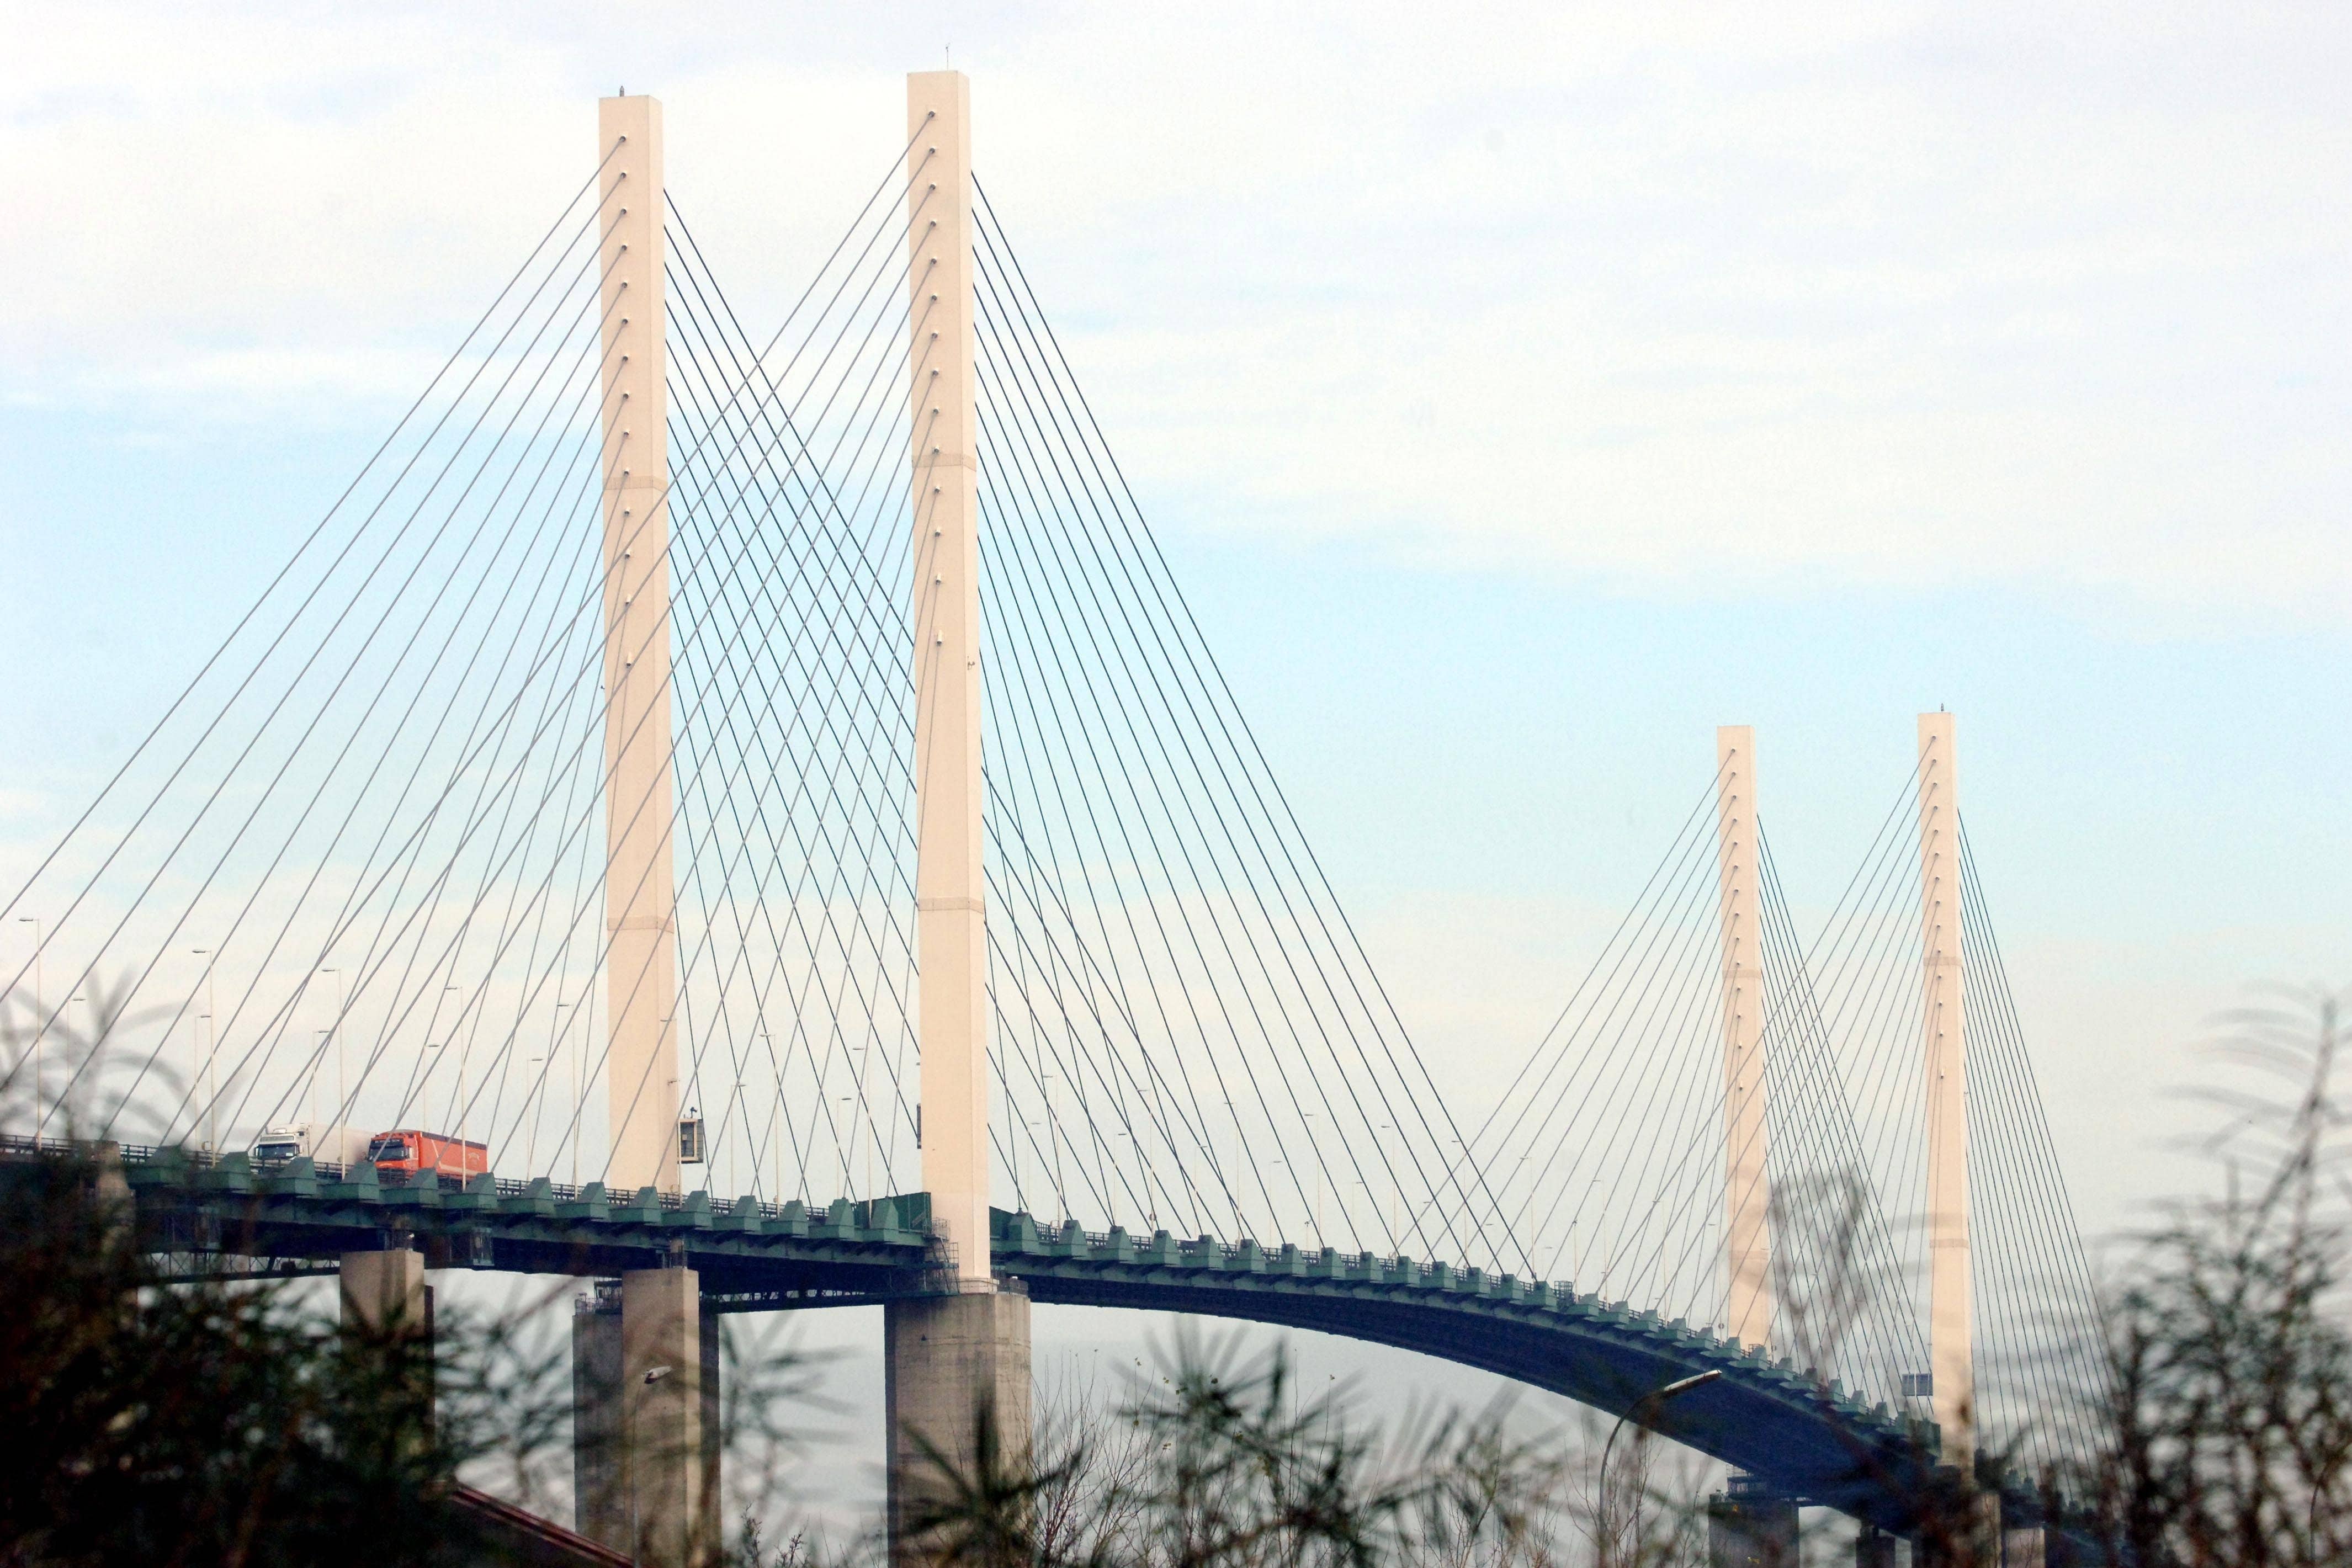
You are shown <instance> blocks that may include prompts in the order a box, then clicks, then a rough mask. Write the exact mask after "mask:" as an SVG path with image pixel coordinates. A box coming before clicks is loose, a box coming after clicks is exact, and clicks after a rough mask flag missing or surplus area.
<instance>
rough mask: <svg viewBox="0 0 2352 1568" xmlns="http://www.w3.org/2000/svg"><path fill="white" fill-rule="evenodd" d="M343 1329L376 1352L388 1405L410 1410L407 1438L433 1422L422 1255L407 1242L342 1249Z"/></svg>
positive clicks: (419, 1436)
mask: <svg viewBox="0 0 2352 1568" xmlns="http://www.w3.org/2000/svg"><path fill="white" fill-rule="evenodd" d="M336 1271H337V1273H338V1274H339V1275H340V1277H341V1287H342V1288H341V1307H342V1321H343V1330H344V1332H345V1333H346V1334H349V1335H352V1336H353V1337H355V1338H356V1339H357V1340H358V1341H359V1343H361V1344H362V1345H363V1346H366V1347H368V1348H369V1349H370V1351H371V1353H372V1354H373V1355H374V1356H376V1357H380V1358H381V1360H380V1361H379V1364H378V1366H379V1371H380V1373H381V1374H382V1375H383V1378H384V1383H383V1389H382V1392H383V1395H384V1396H385V1397H386V1401H387V1405H388V1406H390V1407H392V1408H396V1409H399V1410H402V1411H404V1412H407V1413H408V1414H407V1415H406V1416H404V1417H403V1418H404V1419H406V1420H410V1421H412V1422H413V1423H414V1425H413V1427H411V1431H410V1434H409V1438H410V1439H412V1440H415V1441H417V1442H422V1441H423V1440H424V1437H425V1433H427V1432H428V1431H430V1429H431V1427H432V1424H433V1291H432V1287H430V1286H428V1285H427V1284H425V1259H424V1256H423V1255H422V1254H421V1253H418V1252H415V1251H413V1250H411V1249H408V1248H407V1247H388V1248H385V1249H382V1250H381V1251H374V1252H346V1253H344V1254H343V1255H342V1259H341V1264H340V1266H339V1268H338V1269H337V1270H336Z"/></svg>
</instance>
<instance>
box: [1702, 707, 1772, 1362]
mask: <svg viewBox="0 0 2352 1568" xmlns="http://www.w3.org/2000/svg"><path fill="white" fill-rule="evenodd" d="M1715 758H1716V775H1715V790H1716V794H1715V811H1716V816H1715V821H1716V869H1717V878H1718V885H1719V888H1720V897H1719V903H1718V905H1717V907H1718V911H1719V915H1718V918H1719V921H1720V927H1721V934H1722V946H1723V971H1722V972H1723V1138H1724V1215H1723V1242H1724V1263H1725V1267H1726V1270H1727V1276H1728V1281H1729V1285H1730V1302H1729V1306H1730V1310H1729V1313H1728V1315H1727V1320H1726V1323H1725V1327H1726V1332H1727V1333H1729V1334H1730V1336H1731V1337H1732V1338H1733V1339H1735V1340H1737V1341H1738V1342H1739V1343H1742V1344H1751V1345H1758V1346H1762V1345H1766V1344H1769V1343H1770V1342H1771V1338H1772V1235H1771V1219H1770V1208H1771V1189H1770V1186H1769V1180H1768V1177H1767V1176H1766V1173H1765V1166H1764V1153H1765V1140H1766V1137H1767V1135H1768V1130H1767V1128H1766V1125H1765V1108H1766V1103H1765V1087H1764V957H1763V950H1762V946H1761V944H1762V941H1763V920H1762V915H1761V910H1762V907H1763V905H1762V898H1761V894H1760V892H1759V886H1758V879H1759V863H1758V860H1759V856H1758V848H1757V831H1756V732H1755V731H1754V730H1753V729H1751V728H1750V727H1748V726H1747V725H1744V724H1727V725H1724V726H1722V727H1720V728H1718V729H1717V731H1716V732H1715Z"/></svg>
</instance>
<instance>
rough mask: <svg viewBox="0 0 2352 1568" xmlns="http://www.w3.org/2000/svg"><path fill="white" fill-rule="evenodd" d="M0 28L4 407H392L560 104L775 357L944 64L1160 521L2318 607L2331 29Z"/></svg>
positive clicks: (2237, 20) (1535, 20)
mask: <svg viewBox="0 0 2352 1568" xmlns="http://www.w3.org/2000/svg"><path fill="white" fill-rule="evenodd" d="M13 31H14V33H15V34H16V36H18V37H26V38H29V39H30V40H32V44H31V47H30V48H29V49H28V51H27V54H26V57H23V58H20V60H19V61H18V71H17V73H16V76H15V78H13V79H14V81H15V83H16V86H15V87H14V88H13V89H11V90H10V92H9V95H8V98H7V101H6V105H5V121H4V122H0V168H5V171H6V172H5V173H0V182H5V188H0V200H5V201H6V202H7V204H8V206H9V210H10V211H11V212H12V214H16V221H15V222H13V223H12V224H11V225H8V226H7V228H6V230H5V234H0V265H4V266H5V267H7V269H8V271H9V275H10V276H11V277H13V278H14V279H16V281H17V287H15V288H13V289H12V290H10V291H9V292H8V294H7V296H6V298H5V299H0V337H4V338H5V341H6V342H7V344H8V346H9V349H10V352H9V354H8V356H7V360H6V369H5V371H0V396H5V398H7V399H8V400H9V401H11V402H24V401H26V400H28V399H38V400H47V401H67V402H72V401H77V400H79V401H82V402H94V403H95V402H121V401H125V400H128V401H131V402H137V403H139V404H140V405H141V406H142V407H146V408H151V409H155V410H161V411H163V413H164V414H165V415H167V416H168V417H173V418H184V419H190V420H197V419H204V418H211V417H219V416H220V406H221V405H222V404H223V403H224V402H226V403H228V404H229V405H231V406H232V407H233V408H234V409H235V410H236V411H241V412H242V413H247V414H257V415H270V414H273V413H282V412H283V411H285V410H286V409H288V408H296V409H299V410H300V411H301V412H302V413H303V415H304V417H309V418H319V417H338V416H339V414H340V416H345V417H349V418H352V419H353V420H355V421H359V422H361V423H366V422H369V421H372V420H379V419H381V418H382V417H383V413H384V412H385V410H386V409H387V408H388V407H390V406H391V405H393V404H394V403H396V402H398V401H399V400H401V399H402V398H404V396H405V395H406V394H407V393H408V392H411V391H413V389H414V384H415V382H414V381H413V380H412V379H410V375H411V367H412V365H413V364H415V363H418V362H424V361H429V359H430V358H431V350H434V349H435V348H436V347H440V346H446V343H448V342H449V341H451V340H453V339H454V337H455V335H456V333H457V331H460V330H462V329H463V325H464V323H465V322H466V321H467V319H470V314H471V310H472V308H475V307H477V306H478V303H479V302H480V300H481V299H482V298H486V297H487V294H488V291H489V290H490V289H491V288H493V287H495V286H496V282H497V280H498V279H499V278H500V277H503V275H504V271H505V269H506V267H508V266H509V265H511V262H512V259H513V258H514V257H516V256H520V254H521V253H522V251H523V249H524V248H526V247H527V246H529V244H530V242H531V240H532V239H533V238H535V237H536V235H537V232H538V230H539V227H540V226H541V225H543V224H544V223H545V222H546V221H547V219H548V216H549V215H550V214H552V212H553V211H554V210H555V209H556V208H557V207H558V206H559V205H560V204H561V202H562V199H563V197H564V195H566V194H567V193H569V192H570V191H571V190H572V189H573V188H574V187H575V186H576V184H577V183H578V182H579V180H580V179H582V178H583V177H584V171H585V168H586V163H585V158H586V152H585V147H586V144H587V142H588V140H589V134H590V131H589V128H590V126H591V125H592V124H593V120H592V118H591V106H590V103H589V99H591V98H593V95H594V94H595V93H597V92H600V91H610V90H611V89H612V88H613V87H614V86H615V85H618V84H619V83H621V82H623V81H626V82H628V83H629V84H630V85H633V86H637V87H639V88H641V89H646V88H650V89H655V90H657V91H658V92H659V93H660V94H661V95H662V96H663V97H664V99H665V101H666V105H667V111H668V126H669V159H670V170H671V183H672V186H673V189H674V190H675V191H676V192H677V194H678V197H679V200H680V203H681V205H683V206H685V207H686V209H687V210H688V214H689V217H690V219H691V220H692V221H693V222H694V223H695V224H696V226H697V232H698V236H699V237H700V238H701V239H702V240H703V242H704V244H705V246H706V247H707V248H708V249H709V251H710V252H711V253H712V259H713V261H714V263H716V264H717V265H718V267H719V270H720V272H721V275H722V276H723V277H727V278H728V279H730V283H731V284H732V285H733V286H734V287H736V288H737V289H738V292H739V295H740V298H741V300H742V302H743V303H744V304H745V305H746V307H747V308H749V309H751V310H753V311H754V312H755V313H756V312H762V311H763V312H765V313H766V314H768V315H769V316H770V317H772V316H773V315H774V314H776V313H778V312H780V311H781V310H782V308H783V306H784V305H785V304H786V303H787V302H788V301H789V298H790V297H791V294H792V292H793V288H794V287H796V285H797V283H798V281H799V279H800V277H802V276H803V275H804V274H805V272H806V271H807V270H808V269H809V267H811V266H812V265H813V263H814V260H815V259H816V258H817V257H818V256H821V255H822V254H823V250H824V246H825V245H827V244H828V243H829V242H830V239H831V236H832V234H833V233H834V232H835V230H836V229H837V227H838V225H840V224H842V223H843V222H845V220H846V218H847V215H848V214H849V213H851V212H852V211H854V210H855V208H856V204H858V203H859V202H860V201H862V200H863V199H864V195H865V193H866V191H867V190H869V189H870V188H871V186H872V183H873V182H874V181H875V180H876V179H877V178H878V177H879V176H880V175H881V173H882V172H883V171H884V170H885V169H886V168H887V165H888V163H889V162H890V161H891V158H892V156H893V155H894V153H895V152H896V150H897V147H898V136H899V134H900V131H901V125H902V115H901V108H900V100H899V98H898V86H897V74H898V71H899V70H901V69H903V68H905V67H907V66H908V65H910V64H911V65H918V66H920V65H928V64H929V63H930V61H929V48H928V47H922V45H921V42H920V41H922V40H927V39H929V38H930V37H937V38H939V39H940V41H941V42H942V43H947V44H952V46H953V47H954V51H955V58H956V61H957V63H958V64H959V65H960V66H964V67H966V68H969V69H971V71H972V73H973V75H974V79H975V89H974V97H975V103H976V106H977V113H978V115H979V116H980V123H979V126H978V131H977V136H978V144H979V148H980V152H981V157H980V160H979V162H980V166H981V168H982V177H983V179H984V180H986V181H988V182H989V183H990V185H991V189H992V193H993V194H994V195H995V197H996V199H997V203H998V205H999V208H1000V210H1001V211H1002V212H1003V214H1004V215H1005V218H1006V220H1007V222H1008V224H1009V225H1011V226H1012V227H1013V232H1014V235H1015V238H1016V239H1017V240H1018V242H1019V243H1020V244H1021V246H1022V247H1023V251H1024V259H1025V260H1026V261H1027V262H1028V263H1029V266H1030V269H1031V273H1032V276H1033V277H1034V278H1035V279H1036V281H1037V283H1038V285H1039V287H1040V290H1041V292H1042V293H1043V294H1044V296H1045V299H1046V301H1047V303H1048V305H1049V308H1052V309H1053V310H1054V311H1055V314H1056V317H1057V319H1058V321H1059V322H1060V324H1061V326H1062V327H1063V328H1064V336H1065V341H1066V343H1067V344H1068V345H1069V347H1070V350H1071V352H1072V354H1073V356H1074V358H1075V359H1076V361H1077V363H1078V365H1079V369H1080V371H1081V373H1082V374H1083V375H1084V376H1085V377H1086V378H1087V382H1088V384H1089V387H1090V390H1091V391H1092V392H1093V393H1094V395H1095V397H1096V400H1097V407H1098V408H1099V409H1101V410H1102V412H1103V413H1104V414H1105V417H1106V422H1107V423H1108V425H1109V427H1110V429H1111V431H1112V433H1113V436H1114V439H1115V440H1116V441H1117V442H1118V445H1119V447H1120V450H1121V452H1122V455H1123V456H1124V457H1125V458H1126V459H1127V460H1128V462H1129V470H1130V472H1131V473H1132V474H1134V475H1135V476H1137V477H1138V478H1139V480H1140V482H1141V484H1142V486H1143V489H1144V492H1145V494H1146V497H1147V499H1148V500H1149V501H1150V503H1151V504H1152V505H1153V507H1154V508H1155V510H1156V511H1158V513H1159V514H1160V516H1161V517H1163V518H1164V519H1167V520H1169V521H1171V522H1173V523H1175V524H1177V525H1178V526H1181V527H1183V528H1192V529H1222V530H1226V531H1229V532H1232V533H1234V534H1237V535H1244V536H1257V537H1264V538H1269V539H1271V540H1276V541H1282V542H1287V543H1293V544H1300V545H1313V544H1317V543H1320V542H1335V543H1340V544H1344V545H1346V546H1348V547H1349V548H1357V549H1380V550H1385V551H1390V552H1393V553H1396V554H1398V555H1401V556H1402V557H1405V558H1407V559H1412V560H1415V561H1420V562H1424V563H1427V564H1430V565H1433V566H1440V567H1445V568H1451V569H1459V570H1479V571H1503V572H1511V573H1529V574H1538V575H1557V576H1560V577H1563V578H1573V579H1577V580H1589V581H1598V582H1601V583H1603V584H1606V585H1609V586H1611V587H1613V588H1617V589H1621V590H1622V591H1629V592H1634V593H1654V594H1668V595H1676V596H1687V595H1694V594H1696V595H1702V596H1726V597H1728V596H1737V595H1745V594H1751V593H1755V592H1759V591H1809V590H1811V589H1815V588H1819V587H1822V586H1831V587H1835V586H1863V587H1870V586H1874V585H1887V584H1893V585H1901V586H1906V587H1916V586H1933V585H1937V584H1940V583H1949V582H1962V583H1968V582H1986V581H1993V582H2003V583H2024V584H2028V585H2032V586H2034V587H2037V588H2040V589H2042V590H2043V591H2047V592H2049V593H2051V594H2052V595H2053V596H2055V597H2061V598H2073V599H2079V600H2081V601H2084V602H2085V603H2089V604H2093V605H2123V606H2130V607H2136V609H2137V611H2138V612H2149V611H2153V612H2155V613H2157V614H2158V615H2160V616H2169V617H2176V618H2185V619H2190V620H2197V621H2200V622H2218V623H2220V624H2222V625H2225V626H2241V625H2263V624H2267V623H2269V622H2272V621H2273V620H2274V619H2275V618H2276V617H2278V616H2281V615H2283V614H2284V615H2287V616H2291V617H2307V616H2315V615H2317V614H2322V613H2326V612H2330V611H2331V610H2332V607H2333V606H2334V604H2335V603H2336V602H2337V601H2340V599H2341V597H2342V596H2343V594H2344V593H2345V591H2347V589H2352V552H2347V551H2345V550H2344V549H2342V548H2341V546H2340V538H2341V536H2342V531H2343V528H2344V525H2345V521H2346V513H2347V501H2352V494H2347V492H2352V478H2347V474H2352V465H2347V462H2346V455H2347V450H2346V441H2345V437H2344V435H2343V434H2342V431H2341V428H2340V424H2341V412H2342V410H2343V408H2344V407H2345V406H2346V398H2345V394H2346V392H2347V384H2346V382H2347V371H2345V370H2344V368H2343V367H2342V365H2341V357H2340V355H2338V354H2337V353H2336V351H2335V348H2334V346H2335V345H2336V344H2337V343H2340V342H2341V341H2342V340H2343V336H2344V329H2345V328H2346V326H2347V320H2346V318H2347V315H2352V282H2347V279H2352V268H2347V265H2346V264H2347V260H2352V256H2347V251H2352V204H2347V198H2346V197H2345V195H2344V193H2345V192H2346V191H2347V190H2352V130H2347V127H2346V126H2345V124H2344V123H2343V120H2342V118H2341V115H2340V113H2339V112H2338V110H2337V108H2336V96H2337V94H2338V92H2339V91H2340V84H2341V81H2342V79H2343V78H2344V77H2345V75H2346V74H2347V66H2352V60H2347V54H2352V23H2347V21H2346V20H2344V19H2343V18H2342V17H2340V16H2336V15H2335V14H2332V13H2326V12H2318V11H2310V12H2297V11H2294V10H2292V9H2282V10H2279V11H2275V12H2270V13H2263V14H2258V15H2257V14H2248V13H2240V12H2231V13H2229V14H2226V15H2225V14H2223V13H2221V12H2219V11H2215V12H2211V13H2191V12H2180V13H2173V14H2158V15H2147V14H2144V13H2140V12H2131V13H2121V12H2110V11H2108V10H2105V9H2103V8H2100V7H2097V6H2090V5H2076V6H2072V7H2065V6H2061V7H2051V6H2046V5H2032V6H2029V5H2022V4H2017V5H1997V6H1990V7H1979V8H1974V9H1972V10H1970V11H1969V12H1968V13H1965V14H1951V13H1946V12H1943V11H1940V10H1937V9H1933V8H1927V7H1922V6H1909V7H1901V6H1898V7H1841V6H1827V5H1813V6H1807V7H1801V8H1799V9H1797V10H1796V11H1794V12H1790V11H1786V10H1783V11H1780V12H1776V13H1774V14H1772V15H1770V16H1761V15H1756V14H1751V13H1749V12H1748V11H1745V10H1742V9H1741V8H1738V7H1735V6H1729V5H1721V6H1699V7H1690V8H1684V9H1675V10H1672V11H1666V12H1661V11H1659V10H1657V9H1656V8H1645V7H1633V6H1625V7H1617V8H1600V7H1583V8H1573V7H1524V8H1506V7H1469V8H1448V10H1447V11H1446V13H1445V14H1444V16H1443V17H1442V18H1438V17H1436V16H1434V15H1433V14H1432V13H1429V12H1428V11H1426V9H1425V8H1421V9H1414V8H1404V7H1395V8H1387V9H1381V8H1372V9H1370V10H1366V9H1361V8H1349V9H1348V10H1346V11H1344V12H1342V11H1339V10H1326V9H1320V8H1307V9H1299V10H1291V11H1284V12H1278V13H1267V12H1266V11H1265V10H1264V9H1263V8H1239V7H1227V8H1201V9H1192V8H1188V9H1187V10H1185V11H1184V12H1182V13H1181V14H1178V13H1172V12H1162V11H1157V10H1150V9H1143V8H1119V9H1112V8H1091V9H1083V10H1077V11H1073V12H1069V13H1061V12H1053V11H1040V10H1027V9H1007V10H982V11H978V12H974V11H970V10H961V11H955V12H949V11H945V10H940V11H930V12H925V11H920V10H918V11H914V12H911V13H901V12H898V11H893V12H892V13H889V14H887V15H882V14H873V15H868V14H866V13H863V12H858V11H842V12H837V13H833V14H830V15H819V14H814V13H794V14H793V15H791V16H782V15H772V14H770V13H768V12H766V11H764V10H759V9H752V8H744V7H727V6H719V7H711V8H696V9H694V10H691V11H687V10H675V11H672V12H669V13H667V14H666V15H665V16H664V17H663V18H662V19H661V20H660V22H659V23H658V25H656V23H655V22H653V21H652V20H651V19H649V18H648V17H646V16H645V15H644V14H642V13H640V12H636V11H623V10H619V9H614V10H610V11H588V12H570V13H562V14H557V13H542V12H539V11H535V10H530V9H526V8H509V9H498V8H491V9H488V10H486V11H485V10H478V9H476V8H467V9H466V10H462V11H460V10H457V9H456V8H444V9H440V10H432V9H425V10H415V11H404V12H402V13H401V14H399V15H397V16H394V15H389V14H384V13H380V12H373V11H359V12H351V11H344V10H341V9H326V10H319V11H312V12H298V13H294V14H292V15H291V16H288V15H285V14H281V13H279V12H277V11H274V10H273V11H270V12H267V13H265V12H262V11H259V10H242V9H236V8H215V9H210V10H205V9H196V8H180V7H161V6H142V5H131V6H124V7H116V8H110V9H106V10H97V9H94V8H86V9H84V10H81V11H75V12H68V13H57V12H54V11H44V12H42V13H41V14H40V16H39V19H38V21H37V23H36V22H34V21H32V20H31V19H30V18H29V16H20V17H19V18H18V22H17V26H16V28H15V29H13ZM910 39H913V40H918V43H915V44H910V43H909V41H908V40H910ZM915 56H920V57H919V58H918V57H915ZM321 390H324V391H327V392H331V395H332V396H333V397H334V398H337V399H341V400H345V402H344V403H343V407H342V409H341V411H336V410H330V411H328V412H327V413H321V412H320V408H319V407H318V406H317V405H318V402H319V400H318V397H317V394H318V393H319V392H320V391H321Z"/></svg>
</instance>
